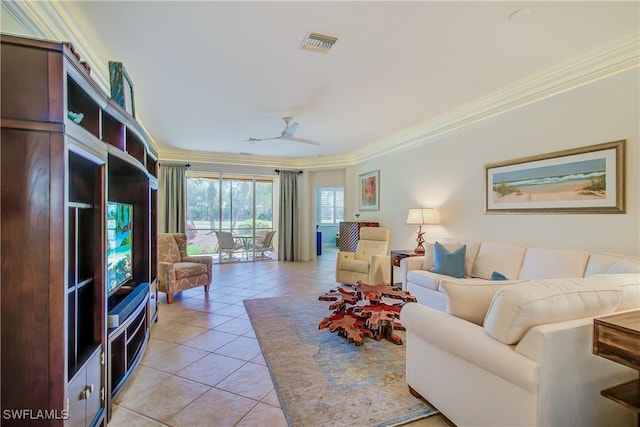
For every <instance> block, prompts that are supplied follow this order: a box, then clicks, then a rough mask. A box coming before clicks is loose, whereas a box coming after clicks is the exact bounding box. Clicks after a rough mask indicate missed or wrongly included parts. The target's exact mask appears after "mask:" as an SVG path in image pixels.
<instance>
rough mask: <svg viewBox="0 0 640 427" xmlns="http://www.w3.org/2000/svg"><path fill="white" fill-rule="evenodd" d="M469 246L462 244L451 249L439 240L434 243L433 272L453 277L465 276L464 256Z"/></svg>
mask: <svg viewBox="0 0 640 427" xmlns="http://www.w3.org/2000/svg"><path fill="white" fill-rule="evenodd" d="M466 250H467V246H466V245H462V246H461V247H459V248H458V249H455V250H453V251H449V250H448V249H447V248H445V247H444V246H442V245H441V244H440V243H439V242H436V243H435V245H434V255H433V268H432V269H431V271H432V272H434V273H438V274H445V275H447V276H453V277H458V278H461V277H464V256H465V254H466Z"/></svg>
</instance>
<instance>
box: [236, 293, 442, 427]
mask: <svg viewBox="0 0 640 427" xmlns="http://www.w3.org/2000/svg"><path fill="white" fill-rule="evenodd" d="M244 304H245V306H246V308H247V312H248V313H249V318H250V319H251V323H252V324H253V329H254V331H255V333H256V335H257V337H258V341H259V342H260V346H261V347H262V351H263V353H264V358H265V359H266V361H267V364H268V366H269V371H270V372H271V378H272V379H273V383H274V384H275V388H276V392H277V393H278V397H279V398H280V403H281V405H282V409H283V410H284V414H285V416H286V418H287V422H288V423H289V425H290V426H296V427H297V426H300V427H307V426H395V425H402V424H405V423H408V422H410V421H414V420H418V419H421V418H425V417H427V416H430V415H433V414H436V413H437V411H436V410H435V409H433V408H432V407H431V406H429V404H428V403H426V402H425V401H423V400H420V399H418V398H416V397H414V396H412V395H411V394H410V393H409V389H408V387H407V384H406V382H405V347H404V345H395V344H392V343H391V342H388V341H386V340H382V341H375V340H373V339H371V338H365V341H364V343H363V344H362V345H361V346H359V347H356V346H355V345H354V344H348V343H347V341H346V340H345V339H344V338H342V337H339V336H338V335H337V333H331V332H329V330H328V329H322V330H319V329H318V323H320V320H322V318H323V317H325V316H328V315H329V314H330V313H331V311H330V310H329V304H330V302H326V301H318V295H305V296H286V297H279V298H262V299H248V300H245V301H244ZM399 335H400V336H401V337H402V338H403V339H404V337H405V335H404V332H399Z"/></svg>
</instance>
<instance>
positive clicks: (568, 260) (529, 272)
mask: <svg viewBox="0 0 640 427" xmlns="http://www.w3.org/2000/svg"><path fill="white" fill-rule="evenodd" d="M588 259H589V253H588V252H585V251H579V250H573V249H562V248H544V247H529V248H527V251H526V253H525V254H524V260H523V262H522V268H521V269H520V274H519V276H518V279H524V280H529V279H559V278H565V277H583V276H584V269H585V267H586V265H587V260H588Z"/></svg>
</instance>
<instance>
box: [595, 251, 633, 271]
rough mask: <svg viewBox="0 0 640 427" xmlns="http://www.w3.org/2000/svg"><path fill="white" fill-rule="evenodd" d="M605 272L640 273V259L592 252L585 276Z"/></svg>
mask: <svg viewBox="0 0 640 427" xmlns="http://www.w3.org/2000/svg"><path fill="white" fill-rule="evenodd" d="M610 270H611V271H610ZM628 270H631V271H628ZM605 273H614V274H615V273H640V259H638V258H633V257H625V256H622V255H616V254H608V253H603V252H595V253H592V254H591V255H590V256H589V261H588V262H587V268H586V270H585V272H584V277H589V276H591V275H593V274H605Z"/></svg>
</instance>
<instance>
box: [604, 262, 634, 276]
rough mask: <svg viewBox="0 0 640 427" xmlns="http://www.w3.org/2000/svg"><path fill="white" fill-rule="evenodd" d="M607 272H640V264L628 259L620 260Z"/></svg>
mask: <svg viewBox="0 0 640 427" xmlns="http://www.w3.org/2000/svg"><path fill="white" fill-rule="evenodd" d="M607 273H609V274H633V273H640V264H637V263H633V262H631V261H627V260H622V261H618V262H616V263H615V264H613V265H611V267H609V268H608V269H607Z"/></svg>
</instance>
